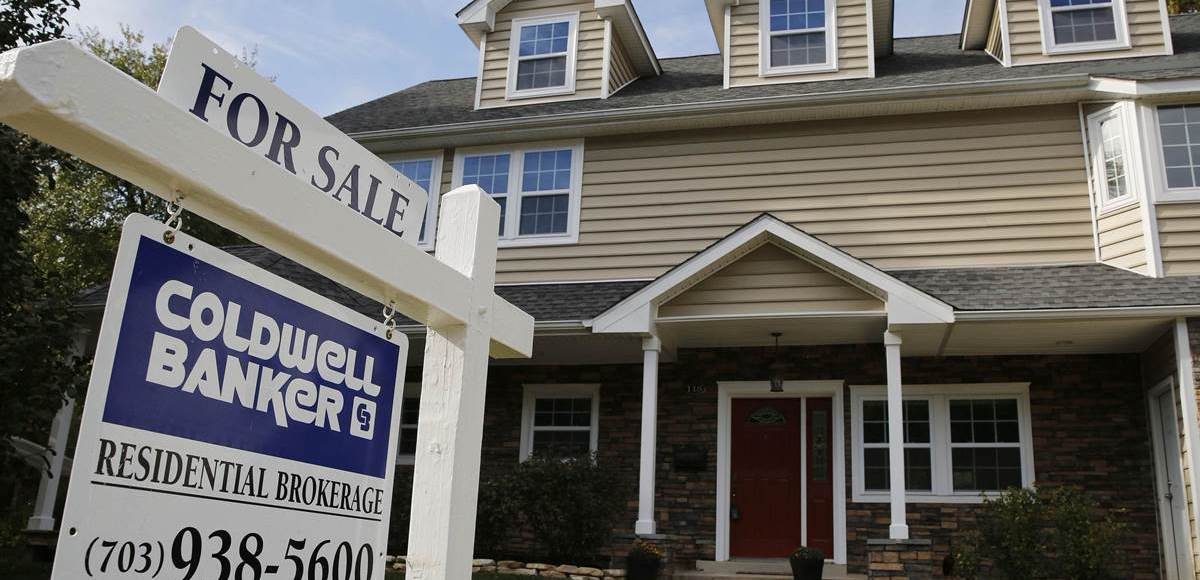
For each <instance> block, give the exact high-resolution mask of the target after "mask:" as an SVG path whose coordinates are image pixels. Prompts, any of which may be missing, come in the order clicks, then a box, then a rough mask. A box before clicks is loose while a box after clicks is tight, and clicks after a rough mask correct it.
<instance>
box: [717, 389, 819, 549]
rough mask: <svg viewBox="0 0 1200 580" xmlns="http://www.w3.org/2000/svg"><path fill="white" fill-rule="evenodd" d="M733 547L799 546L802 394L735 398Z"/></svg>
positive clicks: (733, 418)
mask: <svg viewBox="0 0 1200 580" xmlns="http://www.w3.org/2000/svg"><path fill="white" fill-rule="evenodd" d="M731 419H732V423H733V425H732V429H731V430H730V435H731V438H732V442H731V443H732V444H731V446H730V449H731V454H732V457H731V463H732V465H731V467H732V474H731V477H730V481H731V483H732V486H731V489H730V497H729V501H730V508H731V509H730V512H731V513H730V517H729V548H730V555H731V556H734V557H742V558H782V557H786V556H788V555H789V554H791V552H792V550H795V549H796V548H798V547H800V545H801V542H802V539H801V534H802V529H801V522H802V512H801V502H802V499H803V496H802V493H801V485H800V478H801V473H802V465H801V450H800V449H801V448H800V441H801V438H800V433H801V427H802V425H803V421H802V414H801V412H800V399H734V400H733V416H732V417H731Z"/></svg>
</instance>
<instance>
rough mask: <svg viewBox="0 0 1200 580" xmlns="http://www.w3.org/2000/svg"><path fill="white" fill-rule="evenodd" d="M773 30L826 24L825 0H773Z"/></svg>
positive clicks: (798, 28) (804, 28)
mask: <svg viewBox="0 0 1200 580" xmlns="http://www.w3.org/2000/svg"><path fill="white" fill-rule="evenodd" d="M770 17H771V31H772V32H779V31H785V30H807V29H810V28H821V27H824V26H825V0H772V2H771V14H770Z"/></svg>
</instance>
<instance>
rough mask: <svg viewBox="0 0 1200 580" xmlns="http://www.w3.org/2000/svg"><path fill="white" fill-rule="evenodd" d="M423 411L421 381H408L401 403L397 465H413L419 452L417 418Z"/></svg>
mask: <svg viewBox="0 0 1200 580" xmlns="http://www.w3.org/2000/svg"><path fill="white" fill-rule="evenodd" d="M420 413H421V383H406V384H405V385H404V397H403V400H402V403H401V405H400V444H399V445H398V446H397V450H396V464H397V465H412V464H413V463H414V459H415V458H416V454H417V418H418V417H419V416H420Z"/></svg>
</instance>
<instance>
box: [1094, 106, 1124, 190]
mask: <svg viewBox="0 0 1200 580" xmlns="http://www.w3.org/2000/svg"><path fill="white" fill-rule="evenodd" d="M1100 139H1101V146H1100V150H1101V151H1100V152H1101V155H1102V157H1103V159H1102V161H1103V164H1104V176H1103V180H1104V198H1105V201H1111V200H1114V199H1117V198H1119V197H1122V196H1124V195H1126V194H1127V193H1129V182H1128V177H1127V176H1126V171H1125V136H1124V134H1123V132H1122V131H1121V119H1120V118H1119V117H1114V118H1111V119H1106V120H1104V121H1102V122H1101V123H1100Z"/></svg>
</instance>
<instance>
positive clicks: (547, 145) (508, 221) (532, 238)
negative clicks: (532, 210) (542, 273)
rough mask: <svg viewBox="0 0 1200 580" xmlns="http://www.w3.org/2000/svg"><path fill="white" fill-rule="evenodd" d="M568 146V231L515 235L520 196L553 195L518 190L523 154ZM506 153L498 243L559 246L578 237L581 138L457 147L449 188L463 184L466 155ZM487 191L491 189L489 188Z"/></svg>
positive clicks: (519, 212) (505, 244)
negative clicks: (501, 228) (501, 229)
mask: <svg viewBox="0 0 1200 580" xmlns="http://www.w3.org/2000/svg"><path fill="white" fill-rule="evenodd" d="M562 149H570V150H571V191H570V192H569V195H570V206H569V207H568V208H567V231H566V233H562V234H539V235H526V236H521V235H518V233H519V232H520V223H521V200H522V198H524V197H536V196H539V195H553V194H551V193H547V192H541V191H536V192H529V193H523V192H522V191H521V175H522V170H523V169H524V167H523V165H524V163H525V154H526V153H533V152H536V151H551V150H562ZM503 153H508V154H509V155H510V160H509V167H508V194H507V195H506V196H505V197H507V199H508V202H507V203H508V205H507V208H508V209H507V210H505V211H506V212H507V217H506V218H505V223H504V230H505V231H504V233H503V234H502V235H501V236H500V240H499V247H501V248H521V247H528V246H561V245H570V244H574V243H577V242H578V241H579V210H580V207H579V206H580V203H581V200H582V197H583V140H582V139H578V140H574V141H554V142H544V143H528V144H521V145H509V146H500V147H473V148H469V149H459V150H458V151H457V152H456V153H455V154H454V174H453V179H452V180H451V189H457V188H459V187H462V182H463V166H464V162H465V161H466V159H467V157H473V156H476V155H498V154H503ZM489 193H490V192H489Z"/></svg>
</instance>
